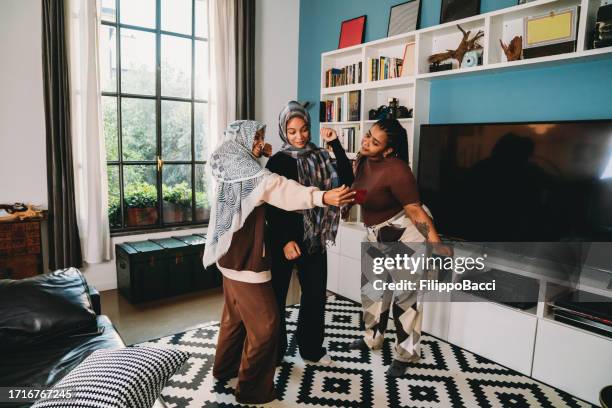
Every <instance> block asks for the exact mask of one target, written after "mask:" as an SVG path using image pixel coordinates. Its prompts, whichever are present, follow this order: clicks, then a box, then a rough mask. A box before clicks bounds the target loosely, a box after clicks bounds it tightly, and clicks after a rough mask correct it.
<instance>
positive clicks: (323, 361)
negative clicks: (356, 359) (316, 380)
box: [304, 354, 334, 365]
mask: <svg viewBox="0 0 612 408" xmlns="http://www.w3.org/2000/svg"><path fill="white" fill-rule="evenodd" d="M304 361H305V362H307V363H310V364H321V365H331V364H332V363H333V362H334V360H332V358H331V356H330V355H329V354H325V355H324V356H323V357H321V358H320V359H319V361H312V360H306V359H304Z"/></svg>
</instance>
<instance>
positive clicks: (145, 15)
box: [119, 0, 155, 28]
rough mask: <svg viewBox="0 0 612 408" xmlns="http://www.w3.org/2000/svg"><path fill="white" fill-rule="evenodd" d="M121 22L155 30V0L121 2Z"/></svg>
mask: <svg viewBox="0 0 612 408" xmlns="http://www.w3.org/2000/svg"><path fill="white" fill-rule="evenodd" d="M119 3H120V5H119V9H120V10H121V22H122V23H123V24H130V25H135V26H139V27H147V28H155V0H119Z"/></svg>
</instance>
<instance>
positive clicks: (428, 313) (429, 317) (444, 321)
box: [423, 302, 451, 340]
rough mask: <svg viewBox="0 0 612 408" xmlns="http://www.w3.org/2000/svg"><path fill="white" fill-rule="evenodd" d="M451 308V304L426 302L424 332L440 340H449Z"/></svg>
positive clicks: (424, 307) (424, 305)
mask: <svg viewBox="0 0 612 408" xmlns="http://www.w3.org/2000/svg"><path fill="white" fill-rule="evenodd" d="M450 306H451V304H450V303H449V302H424V303H423V331H424V332H426V333H429V334H432V335H434V336H436V337H437V338H439V339H442V340H447V339H448V327H449V324H450V309H451V308H450Z"/></svg>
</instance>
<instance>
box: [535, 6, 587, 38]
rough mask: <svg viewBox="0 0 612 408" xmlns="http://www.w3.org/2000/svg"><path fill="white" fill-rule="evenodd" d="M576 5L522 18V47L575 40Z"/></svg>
mask: <svg viewBox="0 0 612 408" xmlns="http://www.w3.org/2000/svg"><path fill="white" fill-rule="evenodd" d="M577 18H578V7H576V6H574V7H569V8H565V9H561V10H556V11H551V12H550V13H546V14H541V15H538V16H529V17H525V19H524V30H525V35H524V36H523V48H532V47H539V46H542V45H550V44H557V43H563V42H568V41H574V40H576V21H577Z"/></svg>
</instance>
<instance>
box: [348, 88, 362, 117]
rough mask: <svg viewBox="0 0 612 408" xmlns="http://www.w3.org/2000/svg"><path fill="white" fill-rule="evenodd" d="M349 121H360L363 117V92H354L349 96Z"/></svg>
mask: <svg viewBox="0 0 612 408" xmlns="http://www.w3.org/2000/svg"><path fill="white" fill-rule="evenodd" d="M347 100H348V120H350V121H358V120H360V116H361V91H352V92H349V94H348V98H347Z"/></svg>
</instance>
